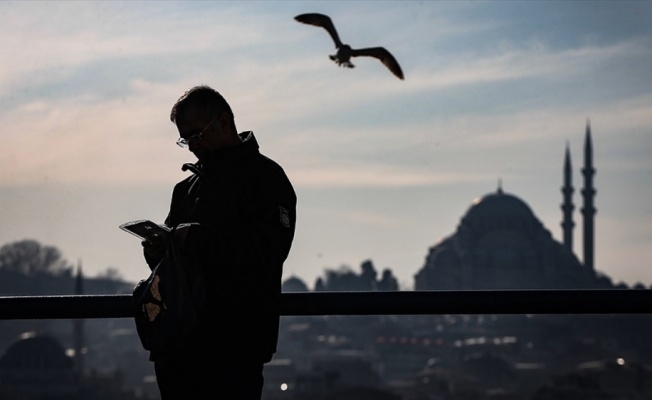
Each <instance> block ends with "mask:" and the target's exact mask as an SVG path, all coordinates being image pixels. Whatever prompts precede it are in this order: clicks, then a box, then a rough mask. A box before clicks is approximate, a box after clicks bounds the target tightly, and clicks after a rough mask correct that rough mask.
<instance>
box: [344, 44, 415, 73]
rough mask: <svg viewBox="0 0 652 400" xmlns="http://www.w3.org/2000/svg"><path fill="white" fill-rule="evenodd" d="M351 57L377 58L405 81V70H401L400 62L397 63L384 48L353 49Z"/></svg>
mask: <svg viewBox="0 0 652 400" xmlns="http://www.w3.org/2000/svg"><path fill="white" fill-rule="evenodd" d="M351 56H352V57H357V56H369V57H375V58H377V59H379V60H380V62H382V63H383V64H385V66H386V67H387V68H389V70H390V71H392V73H393V74H394V75H396V76H397V77H399V78H400V79H404V77H403V70H401V66H400V65H399V64H398V61H396V58H394V56H393V55H392V53H390V52H389V51H387V49H385V48H384V47H368V48H364V49H351Z"/></svg>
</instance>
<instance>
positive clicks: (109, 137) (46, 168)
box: [0, 1, 652, 289]
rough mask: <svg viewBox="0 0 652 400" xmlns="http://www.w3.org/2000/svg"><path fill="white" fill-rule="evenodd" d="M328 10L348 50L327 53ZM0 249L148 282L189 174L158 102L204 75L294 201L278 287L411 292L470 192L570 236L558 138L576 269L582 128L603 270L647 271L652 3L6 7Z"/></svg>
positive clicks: (651, 273)
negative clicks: (366, 268) (360, 51)
mask: <svg viewBox="0 0 652 400" xmlns="http://www.w3.org/2000/svg"><path fill="white" fill-rule="evenodd" d="M306 12H320V13H323V14H327V15H329V16H330V17H331V18H332V19H333V21H334V23H335V25H336V27H337V29H338V32H339V34H340V36H341V37H342V38H346V42H349V43H351V44H354V45H355V46H357V47H366V46H378V45H382V46H384V47H386V48H387V49H388V50H389V51H390V52H391V53H392V54H393V55H394V56H395V57H396V58H397V60H398V62H399V63H400V65H401V67H402V69H403V72H404V75H405V80H399V79H396V77H395V76H393V75H392V74H391V73H390V72H389V71H388V70H387V68H385V67H384V66H383V65H382V64H381V63H379V62H378V60H376V59H373V58H368V57H357V58H356V60H355V62H354V63H355V64H356V67H355V68H353V69H347V68H340V67H338V66H337V65H336V64H335V63H333V61H331V60H330V59H329V58H328V54H334V52H335V49H334V46H333V43H332V40H331V38H330V37H329V36H328V35H327V34H326V33H325V32H323V30H322V29H319V28H315V27H311V26H307V25H304V24H301V23H299V22H297V21H295V20H294V16H296V15H298V14H301V13H306ZM0 37H1V40H0V54H1V55H2V59H3V61H2V63H0V122H1V124H2V125H1V126H2V130H1V132H0V135H2V143H3V146H2V147H0V171H2V172H1V173H0V220H1V221H2V222H3V226H4V229H2V230H1V231H0V245H3V244H7V243H10V242H15V241H19V240H23V239H35V240H38V241H39V242H40V243H41V244H43V245H48V246H54V247H57V248H58V249H59V250H61V251H62V253H63V256H64V258H66V259H67V260H68V261H69V262H70V263H71V264H73V265H76V264H77V262H78V261H81V263H82V265H83V271H84V273H85V274H86V275H87V276H95V275H96V274H98V273H102V272H104V271H106V269H107V268H115V269H117V270H118V271H119V272H120V274H121V275H122V276H123V277H124V278H125V279H127V280H131V281H136V280H138V279H140V278H143V277H145V276H146V275H147V272H148V268H147V266H146V265H145V263H144V261H143V260H142V255H141V251H142V249H141V246H140V243H139V242H138V239H136V238H134V237H133V236H131V235H129V234H127V233H125V232H123V231H121V230H119V229H118V225H120V224H121V223H123V222H126V221H129V220H134V219H152V220H154V221H158V222H161V221H163V219H164V218H165V215H166V214H167V209H168V207H169V201H170V194H171V190H172V187H173V185H174V183H176V182H177V181H179V180H181V179H183V178H184V177H185V176H187V175H186V173H185V172H182V171H181V169H180V167H181V165H182V164H183V163H184V162H189V161H193V157H192V154H190V153H188V151H187V150H183V149H180V148H179V147H177V146H176V145H175V144H174V141H175V140H176V138H177V137H178V133H177V132H176V129H175V127H174V125H173V124H172V123H171V122H170V121H169V111H170V108H171V106H172V104H173V103H174V102H175V101H176V99H177V98H178V97H179V96H180V95H181V94H182V93H183V92H184V91H185V90H187V89H188V88H190V87H191V86H194V85H197V84H208V85H210V86H212V87H214V88H216V89H217V90H219V91H221V92H222V93H223V94H224V95H225V97H226V98H227V99H228V100H229V101H230V103H231V104H232V107H233V109H234V112H235V117H236V124H237V127H238V129H239V130H241V131H242V130H253V131H254V132H255V133H256V136H257V139H258V141H259V143H260V146H261V151H262V152H263V153H264V154H266V155H268V156H269V157H271V158H273V159H275V160H276V161H278V162H279V163H280V164H281V165H282V166H283V167H284V169H285V170H286V173H287V174H288V176H289V177H290V179H291V180H292V182H293V183H294V185H295V189H296V191H297V195H298V206H297V211H298V220H297V232H296V240H295V242H294V245H293V248H292V250H291V253H290V256H289V258H288V261H287V263H286V265H285V273H284V279H287V278H288V277H290V276H297V277H299V278H301V279H303V280H304V281H305V282H306V283H307V284H308V285H309V286H310V287H311V288H312V286H313V284H314V282H315V280H316V278H317V277H319V276H322V274H323V272H324V269H326V268H328V269H338V268H340V267H341V266H343V265H346V266H348V267H349V268H351V269H352V270H353V271H356V272H358V271H359V267H360V264H361V263H362V262H363V261H365V260H367V259H371V260H372V261H373V263H374V265H375V267H376V269H377V270H378V271H379V273H380V271H382V270H383V269H385V268H389V269H391V270H392V271H393V272H394V274H395V275H396V277H397V278H398V280H399V282H400V284H401V287H402V288H403V289H411V288H412V287H413V283H414V282H413V276H414V274H415V273H416V272H417V271H418V270H419V269H420V268H421V267H422V266H423V263H424V260H425V256H426V254H427V251H428V248H429V247H430V246H432V245H434V244H435V243H437V242H438V241H439V240H441V239H443V238H445V237H447V236H449V235H451V234H453V233H454V232H455V230H456V227H457V225H458V223H459V220H460V218H461V217H462V216H463V215H464V213H465V212H466V210H468V208H469V207H470V206H471V205H472V203H473V201H474V199H477V198H480V197H482V196H484V195H486V194H488V193H491V192H495V190H496V189H497V187H498V182H499V181H500V182H501V185H502V188H503V190H504V191H505V192H507V193H510V194H513V195H515V196H517V197H519V198H520V199H522V200H523V201H524V202H526V203H527V204H528V205H529V206H530V207H531V209H532V211H533V212H534V214H535V215H536V216H537V218H539V219H540V220H541V222H542V223H543V225H544V226H545V227H546V229H548V230H549V231H550V232H551V234H552V235H553V237H554V238H555V240H557V241H559V242H561V241H562V239H563V238H562V230H561V226H560V224H561V222H562V211H561V208H560V207H561V204H562V201H563V197H562V193H561V187H562V185H563V161H564V155H565V151H566V146H568V147H569V149H570V152H571V157H572V166H573V185H574V187H575V194H574V197H573V202H574V204H575V206H576V208H575V211H574V214H573V219H574V221H575V223H576V226H575V230H574V252H575V254H576V255H577V256H578V258H579V259H580V260H582V248H581V246H582V236H581V235H582V232H581V213H580V209H581V196H580V190H581V187H582V175H581V173H580V169H581V167H582V163H583V159H582V157H583V141H584V132H585V128H586V123H587V121H590V124H591V131H592V139H593V148H594V167H595V168H596V171H597V172H596V175H595V178H594V185H595V188H596V189H597V194H596V197H595V207H596V209H597V213H596V216H595V245H596V248H595V268H596V270H597V271H600V272H603V273H605V274H606V275H608V276H609V277H611V278H612V280H613V281H614V283H618V282H621V281H622V282H626V283H627V284H628V285H633V284H635V283H637V282H642V283H643V284H645V285H646V286H650V284H652V268H650V262H649V260H650V259H652V246H651V245H650V244H651V243H652V206H651V205H650V201H649V199H650V198H652V158H651V157H650V155H651V154H652V135H651V134H652V132H651V129H652V79H650V77H651V72H650V71H652V2H648V1H619V2H604V1H584V2H549V1H528V2H512V1H485V2H476V1H454V2H422V1H383V2H367V1H347V2H340V1H294V2H292V1H290V2H286V1H248V2H235V1H233V2H230V1H222V2H202V1H186V2H177V1H166V2H147V1H97V2H77V1H29V2H22V1H5V2H0Z"/></svg>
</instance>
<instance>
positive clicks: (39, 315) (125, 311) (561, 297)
mask: <svg viewBox="0 0 652 400" xmlns="http://www.w3.org/2000/svg"><path fill="white" fill-rule="evenodd" d="M133 312H134V309H133V302H132V297H131V295H129V294H121V295H61V296H4V297H0V320H17V319H23V320H25V319H80V318H85V319H90V318H130V317H132V316H133V315H134V314H133ZM279 312H280V314H281V315H284V316H300V315H303V316H318V315H437V314H439V315H444V314H467V315H472V314H652V290H648V289H578V290H576V289H568V290H557V289H551V290H538V289H536V290H535V289H532V290H442V291H398V292H292V293H283V294H282V295H281V304H280V310H279Z"/></svg>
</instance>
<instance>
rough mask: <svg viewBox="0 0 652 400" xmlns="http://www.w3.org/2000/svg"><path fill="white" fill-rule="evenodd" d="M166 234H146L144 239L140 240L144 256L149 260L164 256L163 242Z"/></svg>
mask: <svg viewBox="0 0 652 400" xmlns="http://www.w3.org/2000/svg"><path fill="white" fill-rule="evenodd" d="M166 240H167V237H166V236H162V235H159V234H156V233H154V234H152V235H150V236H147V238H146V239H145V240H143V241H142V242H140V243H141V244H142V245H143V250H144V252H145V257H147V258H148V259H151V260H160V259H162V258H163V256H165V242H166Z"/></svg>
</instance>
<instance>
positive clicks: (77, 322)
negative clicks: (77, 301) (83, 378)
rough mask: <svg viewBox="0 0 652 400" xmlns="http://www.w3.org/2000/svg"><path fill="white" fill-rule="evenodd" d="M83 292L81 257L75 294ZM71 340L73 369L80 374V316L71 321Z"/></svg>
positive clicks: (81, 325)
mask: <svg viewBox="0 0 652 400" xmlns="http://www.w3.org/2000/svg"><path fill="white" fill-rule="evenodd" d="M83 294H84V277H83V274H82V262H81V259H80V260H78V261H77V276H76V277H75V295H77V296H81V295H83ZM73 340H74V350H75V357H74V363H75V370H76V371H77V373H79V374H81V373H82V372H83V369H84V320H83V319H81V318H78V319H75V320H74V321H73Z"/></svg>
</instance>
